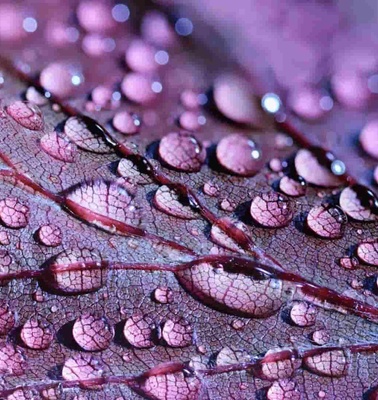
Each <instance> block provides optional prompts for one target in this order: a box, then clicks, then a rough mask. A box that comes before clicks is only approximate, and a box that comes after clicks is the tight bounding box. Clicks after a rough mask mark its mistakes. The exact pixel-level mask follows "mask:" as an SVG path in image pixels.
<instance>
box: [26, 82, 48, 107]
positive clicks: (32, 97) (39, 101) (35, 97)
mask: <svg viewBox="0 0 378 400" xmlns="http://www.w3.org/2000/svg"><path fill="white" fill-rule="evenodd" d="M25 97H26V100H27V101H29V102H30V103H34V104H36V105H37V106H44V105H46V104H47V103H48V99H47V98H46V97H45V96H44V95H43V94H41V93H40V92H39V91H38V90H37V89H36V88H35V87H34V86H30V87H28V89H27V90H26V93H25Z"/></svg>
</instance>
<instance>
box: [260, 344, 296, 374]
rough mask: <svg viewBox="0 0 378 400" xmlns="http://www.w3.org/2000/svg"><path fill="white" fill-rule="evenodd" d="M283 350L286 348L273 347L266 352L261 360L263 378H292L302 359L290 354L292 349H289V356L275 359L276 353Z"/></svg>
mask: <svg viewBox="0 0 378 400" xmlns="http://www.w3.org/2000/svg"><path fill="white" fill-rule="evenodd" d="M283 351H285V349H271V350H268V351H267V352H266V354H265V356H264V358H263V359H262V360H261V361H260V367H261V372H260V374H261V377H262V379H268V380H278V379H286V378H290V377H291V376H293V375H294V373H295V371H296V370H297V369H298V368H299V367H300V366H301V360H300V359H298V358H296V357H293V356H292V355H291V354H290V350H288V351H287V352H288V353H289V354H288V355H287V356H283V357H279V359H278V360H275V359H274V358H275V355H276V354H277V353H281V352H283Z"/></svg>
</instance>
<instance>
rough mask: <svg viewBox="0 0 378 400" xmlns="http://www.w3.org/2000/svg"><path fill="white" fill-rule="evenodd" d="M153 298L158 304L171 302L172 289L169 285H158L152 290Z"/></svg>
mask: <svg viewBox="0 0 378 400" xmlns="http://www.w3.org/2000/svg"><path fill="white" fill-rule="evenodd" d="M153 296H154V299H155V301H156V302H158V303H160V304H168V303H172V302H173V291H172V289H170V288H169V287H166V286H160V287H158V288H156V289H155V290H154V293H153Z"/></svg>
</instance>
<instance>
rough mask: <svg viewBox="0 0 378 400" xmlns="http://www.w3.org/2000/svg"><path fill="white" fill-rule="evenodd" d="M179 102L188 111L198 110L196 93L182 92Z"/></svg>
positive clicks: (198, 104) (191, 91)
mask: <svg viewBox="0 0 378 400" xmlns="http://www.w3.org/2000/svg"><path fill="white" fill-rule="evenodd" d="M180 101H181V103H182V105H183V106H184V107H185V108H187V109H189V110H198V109H199V108H200V102H199V99H198V93H197V92H195V91H194V90H190V89H187V90H184V91H183V92H182V93H181V95H180Z"/></svg>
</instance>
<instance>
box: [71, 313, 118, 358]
mask: <svg viewBox="0 0 378 400" xmlns="http://www.w3.org/2000/svg"><path fill="white" fill-rule="evenodd" d="M72 335H73V337H74V339H75V341H76V343H77V344H78V345H79V346H80V347H81V348H82V349H84V350H87V351H98V350H104V349H106V348H108V347H109V345H110V343H111V341H112V340H113V337H114V328H113V327H112V326H111V325H110V324H109V322H108V320H107V319H106V318H105V317H96V316H94V315H91V314H84V315H82V316H81V317H79V318H77V320H76V321H75V323H74V325H73V328H72Z"/></svg>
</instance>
